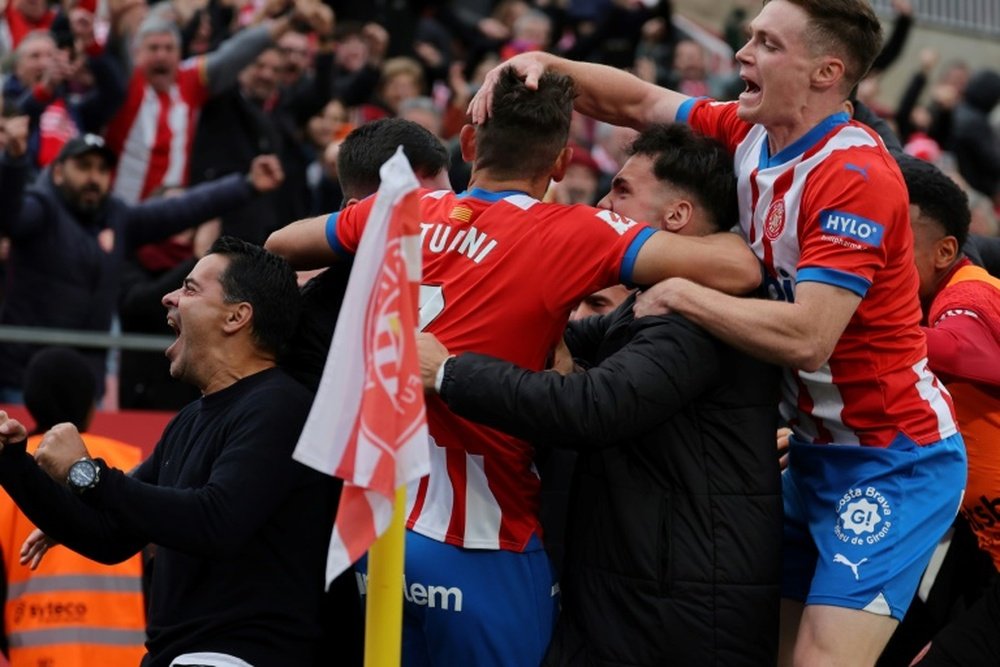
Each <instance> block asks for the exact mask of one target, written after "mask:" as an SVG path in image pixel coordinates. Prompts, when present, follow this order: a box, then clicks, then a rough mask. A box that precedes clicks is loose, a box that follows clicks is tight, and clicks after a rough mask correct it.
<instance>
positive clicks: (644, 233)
mask: <svg viewBox="0 0 1000 667" xmlns="http://www.w3.org/2000/svg"><path fill="white" fill-rule="evenodd" d="M655 233H656V230H655V229H653V228H652V227H643V228H642V230H640V231H639V233H638V234H636V235H635V238H634V239H632V242H631V243H629V244H628V248H626V250H625V256H624V257H622V267H621V269H620V270H619V271H618V282H620V283H622V284H623V285H626V286H628V287H635V285H633V284H632V274H633V273H635V260H636V258H637V257H639V250H641V249H642V246H644V245H645V244H646V241H648V240H649V237H650V236H652V235H653V234H655Z"/></svg>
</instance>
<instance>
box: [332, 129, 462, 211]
mask: <svg viewBox="0 0 1000 667" xmlns="http://www.w3.org/2000/svg"><path fill="white" fill-rule="evenodd" d="M399 146H402V147H403V152H404V153H405V154H406V158H407V159H408V160H409V161H410V166H412V167H413V171H414V172H416V173H417V174H418V175H420V176H433V175H434V174H436V173H438V172H439V171H441V170H442V169H447V168H448V150H447V149H446V148H445V147H444V144H442V143H441V140H440V139H438V138H437V137H435V136H434V135H433V134H432V133H431V132H430V131H429V130H427V129H425V128H424V127H422V126H420V125H418V124H417V123H414V122H413V121H410V120H403V119H402V118H382V119H379V120H374V121H371V122H370V123H365V124H364V125H361V126H359V127H357V128H355V129H354V130H352V131H351V133H350V134H348V135H347V136H346V137H345V138H344V141H343V143H342V144H340V152H339V153H338V154H337V173H338V175H339V178H340V188H341V190H342V191H343V193H344V198H345V199H364V198H365V197H367V196H368V195H371V194H374V193H375V191H376V190H378V186H379V183H381V182H382V179H381V177H380V176H379V173H378V170H379V168H380V167H381V166H382V165H383V164H384V163H385V161H386V160H388V159H389V158H391V157H392V156H393V154H394V153H395V152H396V149H397V148H398V147H399Z"/></svg>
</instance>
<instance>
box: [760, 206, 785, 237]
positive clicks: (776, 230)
mask: <svg viewBox="0 0 1000 667" xmlns="http://www.w3.org/2000/svg"><path fill="white" fill-rule="evenodd" d="M783 231H785V200H784V199H778V200H776V201H773V202H771V205H770V206H768V207H767V215H765V216H764V237H765V238H766V239H767V240H768V241H775V240H777V238H778V237H779V236H781V233H782V232H783Z"/></svg>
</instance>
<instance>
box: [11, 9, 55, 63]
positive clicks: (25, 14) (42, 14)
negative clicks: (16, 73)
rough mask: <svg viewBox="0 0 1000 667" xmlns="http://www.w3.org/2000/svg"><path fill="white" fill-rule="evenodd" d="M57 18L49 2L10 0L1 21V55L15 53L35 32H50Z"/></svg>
mask: <svg viewBox="0 0 1000 667" xmlns="http://www.w3.org/2000/svg"><path fill="white" fill-rule="evenodd" d="M55 18H56V10H55V9H53V8H52V7H50V6H49V3H48V1H47V0H8V2H6V3H5V5H4V8H3V19H2V20H0V53H9V52H11V51H13V50H14V49H16V48H17V47H18V46H19V45H20V44H21V40H23V39H24V38H25V37H27V36H28V34H29V33H31V32H33V31H35V30H48V29H49V27H50V26H51V25H52V22H53V21H54V20H55Z"/></svg>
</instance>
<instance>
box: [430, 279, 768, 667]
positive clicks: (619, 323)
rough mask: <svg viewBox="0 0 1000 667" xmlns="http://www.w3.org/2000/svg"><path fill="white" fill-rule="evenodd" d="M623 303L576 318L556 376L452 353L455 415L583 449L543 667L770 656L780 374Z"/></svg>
mask: <svg viewBox="0 0 1000 667" xmlns="http://www.w3.org/2000/svg"><path fill="white" fill-rule="evenodd" d="M632 302H633V301H632V299H629V300H627V301H626V302H625V303H624V304H623V305H622V307H620V308H619V309H618V310H616V311H615V312H613V313H611V314H609V315H606V316H603V317H600V318H592V319H591V320H586V321H584V322H581V323H573V324H572V325H571V327H570V329H569V330H568V332H567V337H566V340H567V343H568V344H569V346H570V349H571V351H573V352H574V356H577V357H581V356H582V357H583V358H585V359H587V360H589V361H592V362H594V363H597V364H599V365H598V366H596V367H594V368H592V369H590V370H589V371H588V372H586V373H577V374H572V375H569V376H566V377H562V376H559V375H557V374H555V373H530V372H527V371H524V370H521V369H519V368H517V367H515V366H513V365H511V364H508V363H507V362H503V361H500V360H497V359H493V358H490V357H485V356H482V355H475V354H462V355H459V356H458V357H456V358H455V359H453V360H450V361H449V362H448V364H447V366H446V369H445V375H444V381H443V384H442V387H441V394H442V396H443V397H444V399H445V400H446V401H447V403H448V405H449V406H450V407H451V408H452V409H453V410H454V411H455V412H457V413H458V414H460V415H462V416H464V417H468V418H472V419H475V420H478V421H482V422H483V423H486V424H489V425H490V426H493V427H496V428H500V429H502V430H505V431H508V432H510V433H513V434H516V435H519V436H522V437H525V438H528V439H531V440H534V441H538V442H548V443H553V444H555V445H556V446H565V447H569V448H573V449H576V450H578V451H579V452H580V457H579V460H578V463H577V470H576V476H575V479H574V489H573V496H572V499H571V505H570V512H569V514H570V517H569V527H568V530H567V538H566V573H565V576H564V578H563V582H562V592H563V610H562V615H561V617H560V620H559V623H558V625H557V628H556V631H555V635H554V638H553V642H552V646H551V647H550V649H549V654H548V656H547V659H546V663H547V664H552V665H607V666H612V665H614V666H623V665H649V666H653V665H656V666H657V667H659V666H662V665H692V666H697V667H707V666H711V665H718V666H725V667H732V666H734V665H754V666H757V665H773V664H774V662H775V659H776V649H777V632H778V623H777V619H778V596H779V585H778V584H779V574H780V567H781V548H780V545H781V535H782V529H781V521H782V507H781V496H780V493H781V491H780V480H779V473H778V464H777V458H776V455H775V440H774V438H775V435H774V434H775V427H776V418H775V413H776V405H777V400H778V377H779V375H778V370H777V369H776V368H774V367H772V366H768V365H766V364H763V363H761V362H758V361H754V360H751V359H749V358H748V357H746V356H745V355H743V354H740V353H738V352H736V351H734V350H733V349H731V348H729V347H727V346H725V345H723V344H721V343H720V342H719V341H717V340H715V339H713V338H712V337H710V336H708V335H707V334H706V333H705V332H704V331H703V330H701V329H699V328H698V327H696V326H694V325H693V324H691V323H690V322H688V321H687V320H685V319H684V318H682V317H680V316H677V315H671V316H667V317H650V318H643V319H640V320H633V317H632V311H631V306H632Z"/></svg>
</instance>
